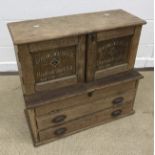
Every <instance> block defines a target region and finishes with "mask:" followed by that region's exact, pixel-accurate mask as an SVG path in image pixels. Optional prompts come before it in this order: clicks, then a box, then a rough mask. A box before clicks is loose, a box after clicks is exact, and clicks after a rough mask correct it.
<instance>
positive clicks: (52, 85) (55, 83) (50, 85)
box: [35, 75, 77, 91]
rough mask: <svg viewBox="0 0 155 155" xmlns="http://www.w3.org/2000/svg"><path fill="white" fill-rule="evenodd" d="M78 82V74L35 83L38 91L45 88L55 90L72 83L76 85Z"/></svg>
mask: <svg viewBox="0 0 155 155" xmlns="http://www.w3.org/2000/svg"><path fill="white" fill-rule="evenodd" d="M76 83H77V76H76V75H73V76H67V77H63V78H59V79H55V80H50V81H46V82H40V83H36V84H35V90H36V91H44V90H55V89H58V88H62V87H67V86H70V85H74V84H76Z"/></svg>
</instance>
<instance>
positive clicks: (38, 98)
mask: <svg viewBox="0 0 155 155" xmlns="http://www.w3.org/2000/svg"><path fill="white" fill-rule="evenodd" d="M141 78H143V76H142V75H141V74H139V73H138V72H137V71H134V70H133V71H130V72H124V73H119V74H117V75H113V76H109V77H105V78H103V79H99V80H96V81H93V82H89V83H84V84H79V85H74V86H72V87H66V88H61V89H59V90H49V91H42V92H37V93H35V94H33V95H29V96H25V95H24V98H25V103H26V107H27V108H32V107H38V106H41V105H44V106H45V105H46V104H49V103H50V102H56V101H58V100H61V99H62V100H63V99H65V98H69V97H74V96H77V95H81V94H83V93H84V92H89V91H91V90H92V89H96V88H98V89H101V88H107V87H110V86H116V85H119V84H125V83H127V82H131V81H133V80H137V79H141Z"/></svg>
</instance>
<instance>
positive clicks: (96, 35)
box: [8, 10, 146, 145]
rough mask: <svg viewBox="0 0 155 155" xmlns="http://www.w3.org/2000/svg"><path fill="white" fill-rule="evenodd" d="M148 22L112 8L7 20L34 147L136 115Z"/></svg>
mask: <svg viewBox="0 0 155 155" xmlns="http://www.w3.org/2000/svg"><path fill="white" fill-rule="evenodd" d="M145 23H146V22H145V21H144V20H142V19H140V18H138V17H136V16H134V15H131V14H129V13H127V12H125V11H123V10H111V11H104V12H96V13H87V14H79V15H70V16H63V17H53V18H46V19H37V20H29V21H21V22H14V23H9V24H8V28H9V30H10V34H11V36H12V40H13V43H14V47H15V51H16V58H17V62H18V69H19V73H20V79H21V84H22V89H23V94H24V99H25V103H26V110H25V111H26V114H27V118H28V122H29V125H30V128H31V130H32V135H33V139H34V143H35V144H36V145H39V144H41V143H44V142H47V141H50V140H54V139H57V138H59V137H63V136H65V135H69V134H71V133H74V132H77V131H79V130H82V129H84V128H87V127H90V126H93V125H95V124H100V123H104V122H107V121H108V120H113V119H114V118H115V117H117V116H118V117H117V118H119V117H120V116H125V115H128V114H130V113H133V103H134V98H135V94H136V89H137V85H138V80H139V79H140V78H142V76H141V75H140V74H138V73H137V72H135V71H133V67H134V63H135V58H136V53H137V48H138V43H139V39H140V33H141V28H142V25H143V24H145ZM123 81H124V82H123ZM84 122H85V123H84Z"/></svg>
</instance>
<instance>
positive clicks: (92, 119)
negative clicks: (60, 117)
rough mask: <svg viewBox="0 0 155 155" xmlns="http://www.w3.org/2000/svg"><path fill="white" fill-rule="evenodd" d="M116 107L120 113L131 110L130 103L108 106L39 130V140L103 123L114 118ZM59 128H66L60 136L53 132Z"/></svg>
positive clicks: (55, 137)
mask: <svg viewBox="0 0 155 155" xmlns="http://www.w3.org/2000/svg"><path fill="white" fill-rule="evenodd" d="M117 109H122V113H121V115H124V114H129V113H131V112H132V111H133V109H132V106H131V104H127V105H125V106H124V107H121V108H115V109H113V108H110V109H107V110H104V111H99V112H96V113H94V114H90V115H88V116H85V117H82V118H81V119H80V118H79V119H77V120H74V121H72V122H68V123H66V124H64V125H60V126H59V127H55V128H49V129H47V130H44V131H41V132H39V136H40V140H41V141H44V140H47V139H52V138H54V139H57V138H61V137H63V136H64V135H69V134H70V133H72V132H74V131H76V130H81V129H84V128H87V127H89V126H92V125H93V124H99V123H104V122H107V121H110V120H114V119H115V118H113V117H112V116H111V113H112V112H113V111H115V110H117ZM121 115H120V116H121ZM116 118H119V116H117V117H116ZM60 128H66V129H67V130H66V132H65V133H64V134H63V135H61V136H57V135H55V134H54V132H55V131H56V130H57V129H60Z"/></svg>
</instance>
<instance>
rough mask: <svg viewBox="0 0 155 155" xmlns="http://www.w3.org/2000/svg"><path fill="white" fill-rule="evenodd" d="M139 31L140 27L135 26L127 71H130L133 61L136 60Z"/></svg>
mask: <svg viewBox="0 0 155 155" xmlns="http://www.w3.org/2000/svg"><path fill="white" fill-rule="evenodd" d="M141 29H142V26H137V27H136V28H135V33H134V36H133V38H132V40H131V46H130V54H129V69H132V68H133V67H134V65H135V59H136V54H137V49H138V43H139V39H140V34H141Z"/></svg>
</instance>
